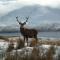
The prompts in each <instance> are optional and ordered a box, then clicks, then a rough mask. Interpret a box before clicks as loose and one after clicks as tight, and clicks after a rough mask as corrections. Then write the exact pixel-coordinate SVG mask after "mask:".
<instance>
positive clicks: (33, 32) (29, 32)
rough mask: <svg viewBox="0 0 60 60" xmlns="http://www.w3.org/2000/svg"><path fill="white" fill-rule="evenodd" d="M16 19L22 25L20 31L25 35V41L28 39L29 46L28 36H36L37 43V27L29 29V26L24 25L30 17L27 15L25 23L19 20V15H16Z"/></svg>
mask: <svg viewBox="0 0 60 60" xmlns="http://www.w3.org/2000/svg"><path fill="white" fill-rule="evenodd" d="M16 19H17V22H18V23H19V25H20V32H21V34H22V36H23V37H24V42H25V39H26V41H27V46H28V38H35V39H36V43H37V40H38V39H37V31H36V30H35V29H28V28H25V27H24V25H25V24H26V22H27V21H28V19H29V17H26V21H25V22H24V23H21V22H19V20H18V17H16Z"/></svg>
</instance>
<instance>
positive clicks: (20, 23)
mask: <svg viewBox="0 0 60 60" xmlns="http://www.w3.org/2000/svg"><path fill="white" fill-rule="evenodd" d="M16 19H17V22H18V23H19V25H20V26H21V27H23V26H24V25H25V24H26V22H27V21H28V19H29V16H28V17H26V18H25V19H26V21H25V22H23V23H22V22H20V21H19V20H18V16H17V17H16Z"/></svg>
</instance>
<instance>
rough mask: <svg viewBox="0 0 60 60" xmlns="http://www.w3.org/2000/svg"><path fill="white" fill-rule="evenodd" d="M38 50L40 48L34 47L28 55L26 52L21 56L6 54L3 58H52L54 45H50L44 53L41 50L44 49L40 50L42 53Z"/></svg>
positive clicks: (38, 59) (50, 59) (10, 59)
mask: <svg viewBox="0 0 60 60" xmlns="http://www.w3.org/2000/svg"><path fill="white" fill-rule="evenodd" d="M40 50H41V49H39V48H37V47H34V48H33V50H32V53H31V54H30V55H28V54H27V55H25V56H23V57H21V56H18V55H16V54H15V55H10V54H8V55H7V58H6V59H5V60H53V56H54V54H55V48H54V46H51V47H50V48H49V49H48V51H47V52H46V53H45V54H44V52H43V51H44V50H42V53H41V51H40Z"/></svg>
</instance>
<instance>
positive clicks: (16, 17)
mask: <svg viewBox="0 0 60 60" xmlns="http://www.w3.org/2000/svg"><path fill="white" fill-rule="evenodd" d="M16 19H17V22H18V23H19V24H21V22H19V20H18V16H17V17H16Z"/></svg>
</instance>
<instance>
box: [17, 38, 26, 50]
mask: <svg viewBox="0 0 60 60" xmlns="http://www.w3.org/2000/svg"><path fill="white" fill-rule="evenodd" d="M24 44H25V43H24V40H22V39H21V38H19V39H18V40H17V48H16V49H21V48H23V47H24Z"/></svg>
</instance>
